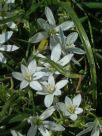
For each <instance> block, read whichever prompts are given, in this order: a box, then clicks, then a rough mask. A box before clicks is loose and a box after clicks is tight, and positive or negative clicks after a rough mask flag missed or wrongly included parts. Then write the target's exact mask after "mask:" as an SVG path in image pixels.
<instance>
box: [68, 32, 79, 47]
mask: <svg viewBox="0 0 102 136" xmlns="http://www.w3.org/2000/svg"><path fill="white" fill-rule="evenodd" d="M77 38H78V33H77V32H73V33H71V34H69V35H68V36H67V39H66V44H68V45H71V44H73V43H75V41H76V40H77Z"/></svg>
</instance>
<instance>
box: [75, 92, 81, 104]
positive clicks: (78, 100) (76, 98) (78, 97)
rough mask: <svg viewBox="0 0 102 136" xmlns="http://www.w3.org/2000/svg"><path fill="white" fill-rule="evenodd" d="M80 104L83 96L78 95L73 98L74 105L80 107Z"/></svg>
mask: <svg viewBox="0 0 102 136" xmlns="http://www.w3.org/2000/svg"><path fill="white" fill-rule="evenodd" d="M80 103H81V95H80V94H78V95H76V96H75V97H74V98H73V105H76V106H78V107H79V105H80Z"/></svg>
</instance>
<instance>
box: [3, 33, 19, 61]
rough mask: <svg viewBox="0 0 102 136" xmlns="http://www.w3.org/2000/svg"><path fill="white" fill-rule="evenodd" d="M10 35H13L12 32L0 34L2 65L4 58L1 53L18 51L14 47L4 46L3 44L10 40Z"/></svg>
mask: <svg viewBox="0 0 102 136" xmlns="http://www.w3.org/2000/svg"><path fill="white" fill-rule="evenodd" d="M12 34H13V32H12V31H8V32H4V33H2V34H0V62H2V63H6V58H5V57H4V55H3V53H2V51H7V52H10V51H15V50H17V49H18V47H17V46H16V45H4V43H5V42H7V41H8V40H9V39H10V38H11V36H12Z"/></svg>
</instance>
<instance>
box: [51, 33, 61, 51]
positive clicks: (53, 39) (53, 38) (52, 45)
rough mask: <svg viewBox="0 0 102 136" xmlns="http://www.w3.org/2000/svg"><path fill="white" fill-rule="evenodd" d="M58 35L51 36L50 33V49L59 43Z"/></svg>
mask: <svg viewBox="0 0 102 136" xmlns="http://www.w3.org/2000/svg"><path fill="white" fill-rule="evenodd" d="M59 42H60V41H59V38H58V36H56V35H54V36H53V37H52V36H51V35H50V49H51V50H52V49H53V48H54V47H55V46H57V45H58V43H59Z"/></svg>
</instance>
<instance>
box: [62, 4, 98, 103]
mask: <svg viewBox="0 0 102 136" xmlns="http://www.w3.org/2000/svg"><path fill="white" fill-rule="evenodd" d="M61 5H62V4H61ZM63 8H64V9H65V10H66V11H67V12H68V15H70V17H71V18H72V20H73V21H74V24H75V26H76V28H77V30H78V32H79V36H80V39H81V41H82V43H83V46H84V49H85V51H86V55H87V59H88V63H89V66H90V73H91V79H92V88H93V101H94V103H95V104H96V100H97V87H96V83H97V79H96V68H95V62H94V56H93V52H92V48H91V45H90V42H89V39H88V37H87V34H86V32H85V30H84V28H83V26H82V24H81V22H80V19H79V18H78V16H77V14H76V13H75V11H74V9H73V8H72V7H68V6H67V5H66V4H63Z"/></svg>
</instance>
